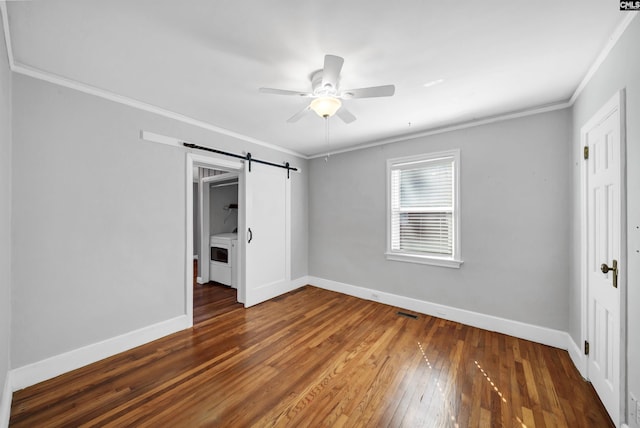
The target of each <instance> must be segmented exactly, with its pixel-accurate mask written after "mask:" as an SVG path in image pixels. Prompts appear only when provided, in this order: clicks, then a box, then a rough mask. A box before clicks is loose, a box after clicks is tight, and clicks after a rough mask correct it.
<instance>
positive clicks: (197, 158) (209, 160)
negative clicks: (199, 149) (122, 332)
mask: <svg viewBox="0 0 640 428" xmlns="http://www.w3.org/2000/svg"><path fill="white" fill-rule="evenodd" d="M195 168H197V169H207V170H216V171H221V172H222V173H223V174H229V176H231V175H234V176H235V177H236V179H237V189H238V201H240V200H242V197H243V194H244V183H243V178H242V176H241V174H240V172H241V171H242V169H243V164H242V162H239V161H234V160H228V159H220V158H216V157H213V156H203V155H199V154H194V153H187V162H186V196H187V197H186V233H185V236H186V252H185V253H186V263H185V266H186V269H185V308H184V309H185V314H186V315H187V320H188V326H189V327H192V326H193V278H194V276H195V277H196V278H198V277H199V275H198V274H197V273H195V274H194V263H193V260H194V258H195V257H194V256H196V255H197V256H198V263H197V265H198V266H200V267H202V266H205V269H207V273H206V278H203V277H200V278H199V279H198V281H199V282H202V281H204V279H206V281H204V282H208V281H209V279H208V278H209V273H208V267H209V265H208V263H206V262H207V261H208V259H209V251H210V247H209V238H208V236H209V230H210V223H209V218H207V219H206V221H205V219H204V218H203V216H196V215H195V213H194V206H195V205H194V201H196V203H197V204H198V205H197V206H198V209H199V210H201V208H202V207H203V205H204V203H205V202H204V201H203V199H204V198H203V195H205V194H206V193H205V192H203V191H202V190H203V189H202V183H200V181H202V179H201V178H200V177H199V185H198V187H197V188H198V191H197V192H194V190H195V188H196V186H194V185H193V183H194V169H195ZM220 175H222V174H220ZM218 176H219V175H218ZM213 177H216V175H213ZM203 178H206V177H203ZM210 181H212V180H209V179H207V180H204V182H205V183H206V184H207V186H208V185H209V182H210ZM213 181H215V180H213ZM206 203H207V204H208V203H209V201H208V198H207V201H206ZM198 217H199V218H198ZM237 219H238V226H237V227H238V232H240V233H239V238H241V237H242V232H241V231H242V229H241V227H243V226H242V225H243V221H244V220H243V219H244V207H243V205H242V204H238V209H237ZM194 228H195V230H196V231H197V235H196V234H194ZM194 236H198V237H200V242H199V243H195V239H194ZM205 236H206V238H205ZM196 244H199V245H198V247H199V251H197V253H196V248H194V245H196ZM243 247H244V245H243V242H242V241H241V239H238V253H239V254H243V252H244V249H243ZM198 270H200V269H198ZM242 278H243V273H242V269H241V268H240V267H239V275H238V283H239V284H240V286H241V284H242Z"/></svg>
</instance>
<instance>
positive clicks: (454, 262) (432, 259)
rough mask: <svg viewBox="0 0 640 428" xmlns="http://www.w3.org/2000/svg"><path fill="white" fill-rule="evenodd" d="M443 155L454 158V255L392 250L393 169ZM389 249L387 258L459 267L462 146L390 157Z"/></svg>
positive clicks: (388, 177)
mask: <svg viewBox="0 0 640 428" xmlns="http://www.w3.org/2000/svg"><path fill="white" fill-rule="evenodd" d="M443 158H451V159H452V160H453V215H452V229H453V240H452V245H453V254H452V255H451V256H437V255H435V254H424V253H418V252H409V251H393V250H392V249H391V237H392V226H391V221H392V213H391V211H392V207H391V192H392V184H391V171H392V170H394V169H400V168H399V167H401V166H405V165H407V164H411V163H415V164H418V163H428V162H434V161H437V160H439V159H443ZM386 209H387V248H386V251H385V257H386V259H387V260H392V261H400V262H409V263H421V264H427V265H434V266H443V267H449V268H456V269H457V268H460V266H461V265H462V263H463V261H462V254H461V239H460V149H454V150H446V151H441V152H432V153H423V154H420V155H414V156H404V157H399V158H393V159H387V207H386Z"/></svg>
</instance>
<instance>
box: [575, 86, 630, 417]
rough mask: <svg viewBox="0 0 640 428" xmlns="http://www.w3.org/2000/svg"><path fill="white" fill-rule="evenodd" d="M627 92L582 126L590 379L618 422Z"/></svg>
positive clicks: (621, 411)
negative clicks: (625, 103)
mask: <svg viewBox="0 0 640 428" xmlns="http://www.w3.org/2000/svg"><path fill="white" fill-rule="evenodd" d="M624 118H625V115H624V92H623V91H620V92H618V93H617V94H615V95H614V96H613V97H612V98H611V100H609V102H607V103H606V104H605V105H604V106H603V107H602V108H601V109H600V110H599V111H598V112H597V113H596V114H595V115H594V116H593V117H592V118H591V119H590V120H589V121H588V122H587V123H586V124H585V125H584V126H583V127H582V128H581V132H580V143H581V147H582V150H583V151H584V156H583V157H584V162H583V163H582V167H581V188H582V205H581V223H582V230H581V277H582V280H581V293H582V311H581V312H582V335H583V337H584V338H585V354H586V377H587V379H588V380H589V381H590V382H591V383H592V385H593V387H594V389H595V390H596V392H597V394H598V396H599V397H600V400H601V401H602V403H603V404H604V406H605V408H606V409H607V412H608V413H609V415H610V416H611V419H612V420H613V422H614V424H615V425H616V426H619V425H620V422H621V421H622V420H624V419H625V413H626V412H625V403H626V401H627V400H626V390H625V382H623V379H625V377H626V292H627V284H626V239H625V237H626V234H625V230H626V218H625V207H626V204H625V201H626V189H625V159H626V156H625V134H624V130H625V124H624Z"/></svg>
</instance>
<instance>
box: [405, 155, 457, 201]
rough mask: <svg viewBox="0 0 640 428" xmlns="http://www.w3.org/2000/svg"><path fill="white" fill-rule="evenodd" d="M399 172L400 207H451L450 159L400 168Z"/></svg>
mask: <svg viewBox="0 0 640 428" xmlns="http://www.w3.org/2000/svg"><path fill="white" fill-rule="evenodd" d="M399 173H400V206H401V207H403V208H429V207H431V208H435V207H451V205H452V201H453V194H452V193H453V192H452V186H453V168H452V163H451V161H449V162H447V163H438V164H435V165H428V166H424V167H421V168H416V169H405V170H400V171H399Z"/></svg>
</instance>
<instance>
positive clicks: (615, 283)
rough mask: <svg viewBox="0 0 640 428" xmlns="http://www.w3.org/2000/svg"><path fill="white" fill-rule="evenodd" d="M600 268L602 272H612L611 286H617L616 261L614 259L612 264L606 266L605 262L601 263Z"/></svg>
mask: <svg viewBox="0 0 640 428" xmlns="http://www.w3.org/2000/svg"><path fill="white" fill-rule="evenodd" d="M600 270H601V271H602V273H609V271H612V272H613V287H614V288H618V261H617V260H614V261H613V263H612V266H611V267H609V266H607V264H606V263H602V264H601V265H600Z"/></svg>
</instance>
